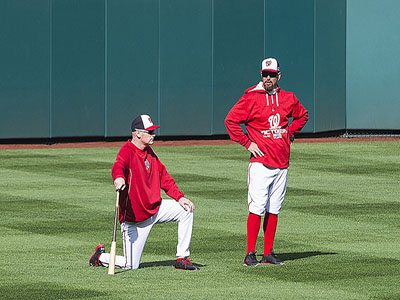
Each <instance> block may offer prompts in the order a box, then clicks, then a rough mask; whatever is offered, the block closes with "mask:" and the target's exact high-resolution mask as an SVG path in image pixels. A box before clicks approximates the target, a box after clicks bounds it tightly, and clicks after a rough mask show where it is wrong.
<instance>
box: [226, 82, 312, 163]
mask: <svg viewBox="0 0 400 300" xmlns="http://www.w3.org/2000/svg"><path fill="white" fill-rule="evenodd" d="M291 117H292V118H293V121H292V123H291V124H290V126H288V123H289V118H291ZM307 120H308V112H307V110H306V109H305V108H304V107H303V106H302V105H301V104H300V102H299V100H297V98H296V96H295V95H294V94H293V93H291V92H285V91H284V90H282V89H280V88H279V87H278V90H277V91H276V93H275V94H274V95H268V94H267V93H266V91H265V89H264V87H263V84H262V82H260V83H259V84H258V85H256V86H253V87H251V88H249V89H247V90H246V91H245V94H244V95H243V96H242V97H241V98H240V99H239V101H238V102H237V103H236V104H235V105H234V106H233V108H232V109H231V110H230V112H229V113H228V115H227V116H226V119H225V126H226V129H227V130H228V133H229V136H230V137H231V139H232V140H233V141H235V142H237V143H239V144H240V145H242V146H244V147H246V149H248V148H249V146H250V144H251V142H255V143H256V144H257V145H258V147H259V148H260V150H261V151H262V152H263V153H264V156H263V157H257V158H256V157H254V156H252V157H251V158H250V161H251V162H260V163H262V164H264V165H266V166H269V167H273V168H287V167H288V166H289V156H290V136H292V135H293V134H295V133H298V132H300V130H301V129H302V128H303V127H304V125H305V124H306V123H307ZM240 123H244V124H245V126H246V129H247V134H248V136H247V135H245V134H244V133H243V131H242V128H241V127H240V125H239V124H240Z"/></svg>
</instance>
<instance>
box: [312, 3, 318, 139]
mask: <svg viewBox="0 0 400 300" xmlns="http://www.w3.org/2000/svg"><path fill="white" fill-rule="evenodd" d="M316 18H317V0H314V16H313V19H314V28H313V31H314V32H313V34H314V37H313V43H314V45H313V52H314V53H313V60H314V62H313V64H314V66H313V69H314V72H313V73H314V74H313V77H314V79H313V81H314V87H313V89H314V91H313V94H314V95H313V98H314V101H313V102H314V118H313V123H314V124H313V132H314V133H315V132H317V131H316V116H317V113H316V108H317V107H316V103H317V97H316V95H317V93H316V83H317V82H316V80H317V79H316V74H315V73H316V70H317V68H316V55H317V53H316V39H317V37H316V34H317V30H316V26H317V24H316Z"/></svg>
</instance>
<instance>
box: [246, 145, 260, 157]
mask: <svg viewBox="0 0 400 300" xmlns="http://www.w3.org/2000/svg"><path fill="white" fill-rule="evenodd" d="M247 150H249V151H250V152H251V154H253V155H254V157H257V156H259V157H262V156H264V153H263V152H262V151H261V150H260V148H258V146H257V144H256V143H254V142H251V144H250V146H249V148H247Z"/></svg>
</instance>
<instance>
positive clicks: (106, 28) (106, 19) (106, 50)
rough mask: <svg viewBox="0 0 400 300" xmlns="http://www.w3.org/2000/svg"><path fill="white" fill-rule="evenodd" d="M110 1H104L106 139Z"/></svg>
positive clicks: (106, 123)
mask: <svg viewBox="0 0 400 300" xmlns="http://www.w3.org/2000/svg"><path fill="white" fill-rule="evenodd" d="M107 12H108V0H104V137H108V118H107V117H108V13H107Z"/></svg>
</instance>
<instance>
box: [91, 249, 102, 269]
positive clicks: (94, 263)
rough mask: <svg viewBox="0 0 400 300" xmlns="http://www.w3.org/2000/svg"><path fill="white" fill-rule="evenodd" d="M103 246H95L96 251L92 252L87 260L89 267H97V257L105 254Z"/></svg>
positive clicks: (98, 263)
mask: <svg viewBox="0 0 400 300" xmlns="http://www.w3.org/2000/svg"><path fill="white" fill-rule="evenodd" d="M105 252H106V251H105V250H104V245H97V247H96V250H94V253H93V255H92V256H91V257H90V259H89V265H90V266H93V267H97V266H99V265H100V262H99V257H100V255H101V254H102V253H105Z"/></svg>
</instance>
